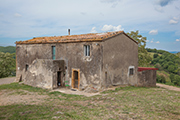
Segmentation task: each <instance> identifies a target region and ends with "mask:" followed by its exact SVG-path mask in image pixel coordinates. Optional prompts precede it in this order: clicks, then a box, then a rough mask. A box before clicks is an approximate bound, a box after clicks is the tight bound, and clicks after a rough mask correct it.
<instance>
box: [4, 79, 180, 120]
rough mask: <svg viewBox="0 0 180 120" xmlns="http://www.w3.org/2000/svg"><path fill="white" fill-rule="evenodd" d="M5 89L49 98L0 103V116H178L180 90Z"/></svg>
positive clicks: (78, 119)
mask: <svg viewBox="0 0 180 120" xmlns="http://www.w3.org/2000/svg"><path fill="white" fill-rule="evenodd" d="M4 90H6V91H11V90H13V91H14V93H15V94H12V95H17V94H20V95H24V93H22V92H19V91H21V90H26V91H29V92H34V93H39V95H38V96H43V95H46V96H48V97H47V98H46V99H44V101H43V102H41V103H39V104H33V105H32V104H11V105H6V106H0V119H13V120H16V119H23V120H24V119H52V118H54V119H65V120H68V119H69V120H73V119H75V120H92V119H94V120H97V119H98V120H104V119H107V120H119V119H162V120H165V119H180V97H179V96H180V92H176V91H169V90H166V89H162V88H158V87H154V88H145V87H120V88H116V89H115V90H109V91H104V92H102V93H101V94H100V95H97V96H92V97H85V96H79V95H68V94H64V93H59V92H51V91H49V90H44V89H41V88H33V87H31V86H27V85H20V84H18V83H12V84H9V85H1V86H0V92H1V91H2V92H3V91H4ZM25 95H27V94H25ZM9 96H11V95H9ZM0 97H1V95H0Z"/></svg>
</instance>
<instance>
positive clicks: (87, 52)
mask: <svg viewBox="0 0 180 120" xmlns="http://www.w3.org/2000/svg"><path fill="white" fill-rule="evenodd" d="M84 56H86V57H89V56H90V45H84Z"/></svg>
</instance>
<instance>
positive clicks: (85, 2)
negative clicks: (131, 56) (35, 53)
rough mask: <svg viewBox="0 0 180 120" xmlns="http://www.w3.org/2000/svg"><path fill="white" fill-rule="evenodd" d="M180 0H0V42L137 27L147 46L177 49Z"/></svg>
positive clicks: (179, 40)
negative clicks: (69, 31)
mask: <svg viewBox="0 0 180 120" xmlns="http://www.w3.org/2000/svg"><path fill="white" fill-rule="evenodd" d="M179 21H180V0H66V1H65V0H0V45H1V46H8V45H15V44H14V43H15V41H23V40H27V39H31V38H33V37H40V36H61V35H67V29H69V28H70V29H71V34H85V33H95V32H98V33H101V32H108V31H118V30H124V31H125V32H130V31H136V30H139V32H140V34H141V35H143V36H145V37H147V46H146V47H149V48H156V49H163V50H167V51H180V23H179Z"/></svg>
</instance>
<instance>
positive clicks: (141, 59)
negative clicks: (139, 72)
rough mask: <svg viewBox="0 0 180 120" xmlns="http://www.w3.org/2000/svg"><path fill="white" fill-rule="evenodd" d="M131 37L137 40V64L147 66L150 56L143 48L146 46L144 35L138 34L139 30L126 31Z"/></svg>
mask: <svg viewBox="0 0 180 120" xmlns="http://www.w3.org/2000/svg"><path fill="white" fill-rule="evenodd" d="M127 34H128V35H129V36H130V37H131V38H133V39H134V40H135V41H136V42H138V63H139V66H148V65H149V64H150V61H151V57H150V55H149V54H148V52H147V50H146V49H145V46H146V37H143V36H142V35H139V31H138V30H137V31H135V32H134V31H131V32H130V33H127Z"/></svg>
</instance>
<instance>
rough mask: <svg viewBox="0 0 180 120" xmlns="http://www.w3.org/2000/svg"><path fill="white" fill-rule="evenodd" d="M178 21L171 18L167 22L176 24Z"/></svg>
mask: <svg viewBox="0 0 180 120" xmlns="http://www.w3.org/2000/svg"><path fill="white" fill-rule="evenodd" d="M177 23H178V21H177V20H173V19H171V20H170V21H169V24H177Z"/></svg>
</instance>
